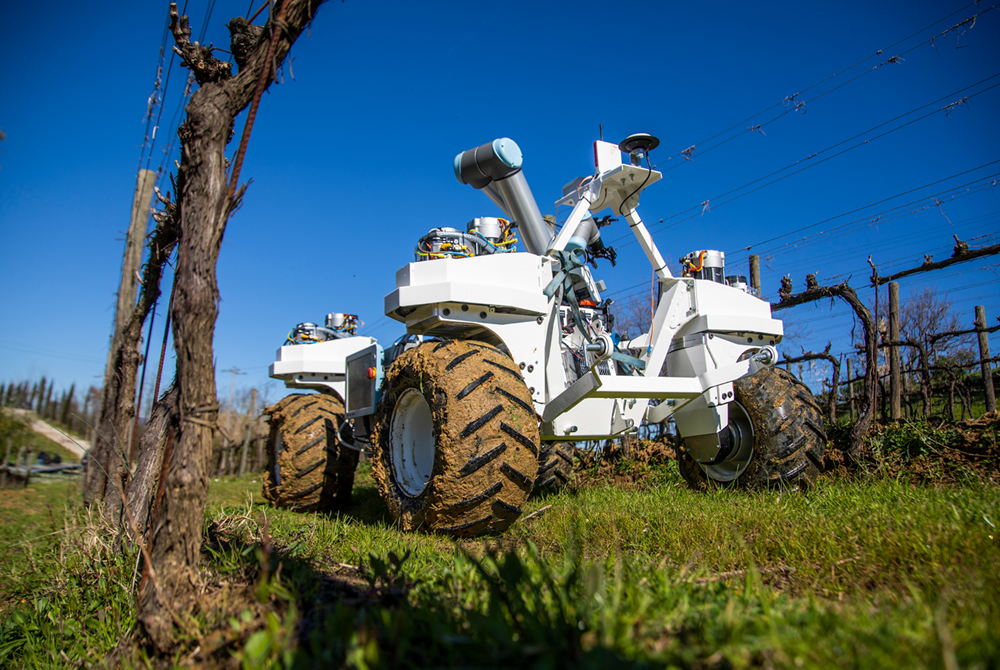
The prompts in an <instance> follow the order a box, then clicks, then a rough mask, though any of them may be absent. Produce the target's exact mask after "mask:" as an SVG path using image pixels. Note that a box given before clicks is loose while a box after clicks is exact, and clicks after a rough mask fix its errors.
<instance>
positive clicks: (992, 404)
mask: <svg viewBox="0 0 1000 670" xmlns="http://www.w3.org/2000/svg"><path fill="white" fill-rule="evenodd" d="M976 330H977V331H979V332H978V333H977V336H978V337H979V365H980V370H981V371H982V375H983V390H984V392H985V394H986V411H987V412H994V411H996V408H997V397H996V395H995V394H994V393H993V366H992V365H990V341H989V338H987V337H986V308H985V307H983V306H982V305H976Z"/></svg>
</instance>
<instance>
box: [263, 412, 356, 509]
mask: <svg viewBox="0 0 1000 670" xmlns="http://www.w3.org/2000/svg"><path fill="white" fill-rule="evenodd" d="M264 413H265V414H267V415H269V416H270V424H271V428H270V433H269V435H268V440H267V472H266V474H265V477H264V497H265V498H266V499H267V500H268V501H269V502H270V503H271V504H272V505H274V506H275V507H281V508H287V509H291V510H294V511H299V512H304V511H332V510H341V509H344V508H345V507H346V506H347V505H348V504H349V503H350V499H351V490H352V489H353V487H354V473H355V469H356V468H357V464H358V456H359V454H358V452H357V451H355V450H353V449H349V448H348V447H346V446H344V445H342V444H341V442H340V438H339V435H338V431H339V428H340V425H341V424H342V422H343V421H344V403H343V401H341V400H340V398H338V397H335V396H333V395H329V394H325V393H308V394H305V393H297V394H292V395H289V396H286V397H285V398H283V399H282V400H281V401H279V402H278V403H276V404H274V405H272V406H270V407H268V408H267V409H265V410H264ZM279 435H280V437H281V447H280V450H279V449H278V448H277V447H278V440H277V438H278V437H279Z"/></svg>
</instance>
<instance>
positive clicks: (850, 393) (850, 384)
mask: <svg viewBox="0 0 1000 670" xmlns="http://www.w3.org/2000/svg"><path fill="white" fill-rule="evenodd" d="M851 368H852V365H851V359H850V358H848V359H847V398H848V400H850V401H851V405H850V415H849V418H850V420H851V421H854V416H855V414H856V413H857V409H856V407H855V405H854V370H852V369H851Z"/></svg>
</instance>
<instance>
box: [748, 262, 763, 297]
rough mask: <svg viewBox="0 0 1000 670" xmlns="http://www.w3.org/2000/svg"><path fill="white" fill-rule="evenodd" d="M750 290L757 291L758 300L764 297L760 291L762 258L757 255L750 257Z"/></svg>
mask: <svg viewBox="0 0 1000 670" xmlns="http://www.w3.org/2000/svg"><path fill="white" fill-rule="evenodd" d="M750 288H752V289H754V290H755V291H757V297H758V298H763V297H764V296H763V295H762V294H761V291H760V256H758V255H757V254H752V255H751V256H750Z"/></svg>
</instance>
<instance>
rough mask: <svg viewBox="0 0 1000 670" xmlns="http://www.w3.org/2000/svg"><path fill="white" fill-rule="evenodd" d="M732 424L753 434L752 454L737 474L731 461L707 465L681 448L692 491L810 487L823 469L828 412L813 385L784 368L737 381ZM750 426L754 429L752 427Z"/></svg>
mask: <svg viewBox="0 0 1000 670" xmlns="http://www.w3.org/2000/svg"><path fill="white" fill-rule="evenodd" d="M733 386H734V387H735V391H736V397H735V404H736V407H733V406H732V405H731V406H730V425H732V424H733V422H737V423H741V424H743V426H744V429H743V432H744V434H745V433H747V432H752V438H751V439H752V445H753V450H752V454H751V455H750V456H749V461H748V462H746V463H745V464H741V465H740V467H739V469H738V472H739V474H737V475H736V476H735V477H733V470H731V469H730V468H731V467H733V466H732V465H731V464H730V465H729V466H726V465H725V464H719V465H708V466H704V467H703V466H702V465H700V464H699V463H696V462H695V460H694V459H693V458H692V457H691V456H690V454H688V453H687V452H686V451H683V450H682V451H681V453H680V457H679V463H678V465H679V469H680V473H681V476H683V477H684V480H685V481H686V482H687V483H688V486H690V487H691V488H692V489H694V490H696V491H707V490H709V489H711V488H713V487H717V486H724V485H727V484H733V485H735V486H738V487H740V488H744V489H765V488H785V489H809V488H812V487H813V486H814V485H815V484H816V480H817V479H818V478H819V474H820V472H821V471H822V469H823V459H824V455H825V451H826V432H825V431H824V429H823V415H822V411H821V410H820V407H819V405H818V404H817V403H816V399H815V398H814V397H813V395H812V393H811V392H810V391H809V388H808V387H807V386H806V385H805V384H803V383H802V382H800V381H799V380H798V379H796V378H795V377H794V376H793V375H792V374H791V373H789V372H787V371H786V370H782V369H781V368H766V369H764V370H761V371H760V372H758V373H757V374H755V375H753V376H751V377H744V378H743V379H739V380H737V381H736V382H735V383H734V384H733ZM747 424H749V427H750V428H751V431H747V430H746V427H747Z"/></svg>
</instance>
